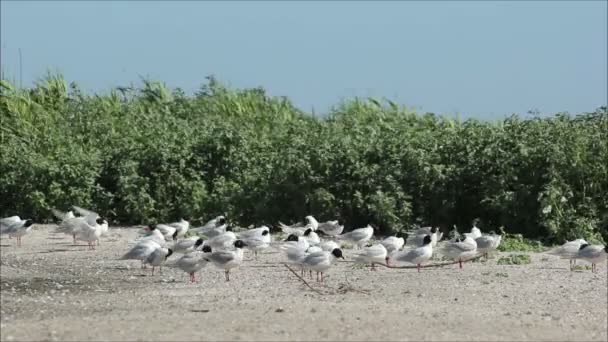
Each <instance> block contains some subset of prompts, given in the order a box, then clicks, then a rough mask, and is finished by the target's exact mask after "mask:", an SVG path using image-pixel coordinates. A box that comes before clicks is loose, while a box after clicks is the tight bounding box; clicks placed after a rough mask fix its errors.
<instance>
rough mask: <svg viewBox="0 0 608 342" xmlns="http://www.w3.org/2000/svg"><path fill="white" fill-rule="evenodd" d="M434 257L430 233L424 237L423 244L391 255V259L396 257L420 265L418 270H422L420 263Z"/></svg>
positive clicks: (398, 259)
mask: <svg viewBox="0 0 608 342" xmlns="http://www.w3.org/2000/svg"><path fill="white" fill-rule="evenodd" d="M432 257H433V240H432V238H431V236H430V235H426V236H425V237H424V238H423V239H422V246H420V247H416V248H414V249H411V250H408V251H403V252H395V253H394V254H393V255H392V256H390V258H391V259H395V260H397V261H401V262H409V263H411V264H415V265H416V266H418V272H420V265H421V264H423V263H425V262H427V261H428V260H429V259H431V258H432Z"/></svg>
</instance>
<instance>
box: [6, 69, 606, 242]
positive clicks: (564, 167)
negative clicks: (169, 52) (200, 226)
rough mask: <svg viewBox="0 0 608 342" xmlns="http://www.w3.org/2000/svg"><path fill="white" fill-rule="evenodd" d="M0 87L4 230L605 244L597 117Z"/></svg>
mask: <svg viewBox="0 0 608 342" xmlns="http://www.w3.org/2000/svg"><path fill="white" fill-rule="evenodd" d="M0 87H1V89H2V93H1V95H0V117H1V119H2V125H1V126H0V127H1V131H0V139H1V142H2V154H1V155H0V215H4V216H7V215H14V214H19V215H21V216H27V217H32V218H34V219H37V220H45V219H50V218H51V217H52V214H51V211H50V209H51V208H54V207H56V208H59V209H64V210H65V209H67V208H68V207H69V206H70V205H72V204H77V205H79V206H83V207H90V208H92V209H95V210H97V211H99V212H100V213H102V214H104V215H105V216H107V217H109V218H110V219H111V220H112V221H113V222H114V223H123V224H135V223H137V224H140V223H146V222H149V221H168V220H174V219H178V218H179V217H184V216H185V217H189V218H191V219H193V218H194V219H196V218H199V217H203V218H205V219H208V218H209V217H211V216H214V215H217V214H226V215H228V216H229V217H230V219H231V220H232V221H234V222H235V223H237V224H240V225H243V226H247V225H249V224H251V223H256V224H257V223H266V224H273V223H276V222H277V221H279V220H280V221H283V222H293V221H301V220H302V218H303V217H304V216H305V215H308V214H314V215H315V216H316V217H318V218H319V219H321V220H329V219H335V218H338V217H340V218H342V219H344V220H345V222H346V224H347V227H362V226H364V225H366V224H367V223H369V222H373V223H375V224H377V225H378V226H379V227H380V229H381V230H382V231H383V232H386V233H388V232H395V231H400V230H403V229H407V228H410V227H412V226H413V225H414V224H429V225H431V224H432V225H437V226H440V227H442V229H443V230H444V231H447V230H449V228H450V227H452V226H453V225H454V224H456V225H458V226H469V225H470V223H471V221H472V220H473V219H474V218H480V223H479V224H478V226H479V227H480V228H482V229H483V230H486V231H489V230H491V229H493V227H498V226H501V225H502V226H504V227H505V228H506V230H507V232H509V233H519V234H524V235H525V236H526V237H529V238H531V237H534V238H542V239H543V240H546V241H555V242H563V241H564V240H565V239H573V238H578V237H584V238H596V239H598V240H601V239H602V234H603V239H604V241H605V240H606V239H607V238H608V237H607V236H606V234H608V197H606V195H605V194H606V193H608V137H607V134H608V114H607V110H606V107H602V108H599V109H597V110H596V111H595V112H591V113H583V114H579V115H576V116H571V115H569V114H567V113H559V114H556V115H555V116H553V117H547V118H541V117H531V118H526V119H522V118H520V117H519V116H517V115H513V116H511V117H508V118H506V119H504V120H502V121H499V122H485V121H479V120H474V119H469V120H466V121H460V120H456V119H453V118H449V117H444V116H437V115H434V114H431V113H426V114H422V115H419V114H416V113H415V112H413V111H411V110H409V109H408V108H406V107H402V106H398V105H396V104H395V103H392V102H390V101H381V100H378V99H367V100H365V99H353V100H350V101H346V102H343V103H340V104H339V105H337V106H335V107H334V108H333V109H332V110H331V112H330V113H329V114H328V115H327V116H326V117H323V118H316V117H313V116H311V115H308V114H306V113H304V112H302V111H300V110H298V109H297V108H295V107H294V106H293V105H292V103H291V102H290V101H289V100H288V99H287V98H284V97H271V96H268V95H267V94H266V93H265V91H264V89H262V88H253V89H229V88H227V87H225V86H224V85H222V84H221V83H220V82H219V81H218V80H216V79H215V78H214V77H208V78H207V81H206V83H205V84H203V85H202V87H201V89H200V90H199V91H198V92H196V93H195V94H194V95H193V96H187V95H185V94H184V92H183V91H182V90H180V89H174V90H171V89H168V88H167V87H166V86H165V85H164V84H163V83H162V82H156V81H152V80H145V79H144V80H142V84H141V87H139V88H136V87H133V86H130V87H117V88H116V89H113V90H111V91H110V92H109V93H108V94H85V93H83V92H82V91H81V90H80V89H79V87H78V85H76V84H74V83H72V84H69V85H68V84H67V82H66V81H65V80H64V79H63V77H62V76H61V75H54V74H49V75H47V76H46V77H45V78H42V79H41V80H40V82H38V83H37V84H36V85H35V86H34V87H33V88H31V89H18V88H16V87H15V86H14V85H13V84H11V82H9V81H6V80H2V82H1V84H0ZM504 243H505V245H506V246H508V245H509V244H510V242H509V240H508V239H506V241H505V242H504Z"/></svg>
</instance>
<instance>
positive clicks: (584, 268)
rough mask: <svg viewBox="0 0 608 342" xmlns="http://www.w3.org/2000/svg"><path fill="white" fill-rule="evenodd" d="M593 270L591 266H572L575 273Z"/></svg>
mask: <svg viewBox="0 0 608 342" xmlns="http://www.w3.org/2000/svg"><path fill="white" fill-rule="evenodd" d="M590 269H591V265H574V266H572V271H574V272H583V271H588V270H590Z"/></svg>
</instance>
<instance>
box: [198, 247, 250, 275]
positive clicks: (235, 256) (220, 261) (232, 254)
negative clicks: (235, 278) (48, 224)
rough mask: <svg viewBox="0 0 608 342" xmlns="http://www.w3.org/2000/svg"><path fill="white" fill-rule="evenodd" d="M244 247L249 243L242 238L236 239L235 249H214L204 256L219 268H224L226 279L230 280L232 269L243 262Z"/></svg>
mask: <svg viewBox="0 0 608 342" xmlns="http://www.w3.org/2000/svg"><path fill="white" fill-rule="evenodd" d="M243 247H247V245H246V244H245V243H244V242H243V241H242V240H236V241H235V242H234V250H233V251H214V252H212V253H210V254H207V255H206V256H204V258H205V260H207V261H209V262H212V263H213V264H214V265H215V266H216V267H217V268H221V269H223V270H224V272H225V274H226V281H230V270H231V269H233V268H235V267H239V266H240V265H241V263H242V262H243Z"/></svg>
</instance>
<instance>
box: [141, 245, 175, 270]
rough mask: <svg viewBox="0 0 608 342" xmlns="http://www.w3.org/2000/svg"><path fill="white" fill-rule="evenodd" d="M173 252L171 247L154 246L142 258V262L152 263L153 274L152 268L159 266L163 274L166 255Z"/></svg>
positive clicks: (168, 255)
mask: <svg viewBox="0 0 608 342" xmlns="http://www.w3.org/2000/svg"><path fill="white" fill-rule="evenodd" d="M171 254H173V250H172V249H171V248H164V247H161V248H155V249H154V251H152V253H150V255H148V257H147V258H146V259H145V260H144V264H150V265H152V275H154V268H155V267H159V268H160V271H159V273H160V274H163V266H162V265H163V263H164V262H165V261H166V260H167V258H168V257H170V256H171Z"/></svg>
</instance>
